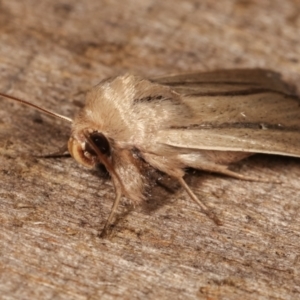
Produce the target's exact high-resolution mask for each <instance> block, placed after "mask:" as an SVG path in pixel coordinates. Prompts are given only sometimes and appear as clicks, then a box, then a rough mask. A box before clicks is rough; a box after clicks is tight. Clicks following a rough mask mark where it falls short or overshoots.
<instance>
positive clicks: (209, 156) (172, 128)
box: [0, 69, 300, 234]
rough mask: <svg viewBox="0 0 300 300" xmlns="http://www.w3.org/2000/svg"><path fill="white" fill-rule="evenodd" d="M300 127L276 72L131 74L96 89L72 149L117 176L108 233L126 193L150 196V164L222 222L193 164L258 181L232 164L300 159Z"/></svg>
mask: <svg viewBox="0 0 300 300" xmlns="http://www.w3.org/2000/svg"><path fill="white" fill-rule="evenodd" d="M0 95H2V96H4V97H8V98H11V99H13V100H16V101H19V102H22V103H24V104H27V105H30V106H33V107H34V108H36V109H39V110H41V111H44V113H48V114H52V115H53V116H56V117H61V118H64V119H65V120H67V121H72V120H71V119H69V118H67V117H64V116H60V115H57V114H55V113H51V112H48V111H47V110H44V109H42V108H39V107H36V106H34V105H31V104H30V103H28V102H25V101H22V100H20V99H16V98H14V97H11V96H7V95H4V94H0ZM299 129H300V108H299V98H298V97H297V96H296V95H295V94H294V90H293V89H292V88H291V87H289V86H288V85H287V84H286V83H285V82H283V81H282V80H281V79H280V75H279V74H277V73H274V72H272V71H268V70H260V69H254V70H246V69H245V70H218V71H214V72H206V73H193V74H181V75H172V76H165V77H159V78H154V79H150V80H146V79H143V78H140V77H136V76H132V75H124V76H118V77H116V78H112V79H108V80H105V81H103V82H101V83H100V84H99V85H97V86H96V87H94V88H93V89H92V90H91V91H90V92H89V93H88V95H87V98H86V103H85V106H84V107H83V109H82V110H81V111H80V112H79V114H78V115H77V116H76V117H75V118H74V120H73V124H72V134H71V137H70V140H69V143H68V148H69V152H70V154H71V155H72V156H73V157H74V158H75V160H76V161H77V162H79V163H81V164H83V165H84V166H87V167H93V166H96V165H98V164H102V165H104V166H105V168H106V169H107V171H108V172H109V173H110V174H111V178H112V180H113V182H114V186H115V189H116V198H115V201H114V205H113V207H112V210H111V213H110V215H109V218H108V220H107V222H106V225H105V227H104V229H103V233H104V234H105V232H106V230H107V228H108V226H109V225H110V223H111V221H112V219H113V214H114V212H115V210H116V209H117V207H118V205H119V201H120V199H121V196H122V195H123V196H126V197H127V198H128V199H130V200H131V201H132V202H133V203H135V204H138V203H140V202H141V201H142V200H143V199H144V198H145V195H144V187H145V186H146V185H147V183H148V180H149V177H150V176H149V175H147V174H148V173H149V172H148V170H149V168H154V169H157V170H159V171H161V172H164V173H166V174H168V175H169V176H171V177H173V178H174V179H176V180H178V181H179V183H180V184H181V185H182V186H183V187H184V189H185V190H186V191H187V193H188V194H189V196H190V197H191V199H193V200H194V201H195V202H196V203H198V204H199V206H200V207H201V208H202V210H203V211H204V212H205V213H206V214H207V215H208V216H209V217H210V218H212V219H213V220H214V221H215V222H216V223H217V224H220V221H219V220H218V218H217V217H216V216H215V215H214V214H213V213H212V212H211V210H210V209H208V208H207V207H206V206H205V205H204V204H203V203H202V202H201V201H200V200H199V199H198V198H197V196H196V195H195V194H194V193H193V191H192V190H191V189H190V188H189V187H188V185H187V184H186V182H185V181H184V179H183V177H184V175H185V171H184V170H185V168H187V167H192V168H195V169H202V170H206V171H212V172H217V173H222V174H226V175H229V176H233V177H236V178H240V179H248V180H257V178H253V177H247V176H244V175H241V174H239V173H235V172H233V171H231V170H229V169H228V166H229V165H230V164H232V163H234V162H237V161H239V160H241V159H243V158H245V157H248V156H250V155H252V154H255V153H269V154H280V155H289V156H295V157H299V156H300V150H299V149H300V147H299V146H300V131H299Z"/></svg>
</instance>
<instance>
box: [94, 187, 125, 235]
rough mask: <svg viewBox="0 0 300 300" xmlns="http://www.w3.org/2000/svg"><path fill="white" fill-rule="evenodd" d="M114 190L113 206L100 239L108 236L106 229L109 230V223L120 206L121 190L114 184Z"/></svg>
mask: <svg viewBox="0 0 300 300" xmlns="http://www.w3.org/2000/svg"><path fill="white" fill-rule="evenodd" d="M115 190H116V197H115V200H114V203H113V206H112V208H111V211H110V213H109V216H108V218H107V220H106V223H105V225H104V227H103V229H102V231H101V233H100V235H99V236H100V237H102V238H103V237H106V236H107V234H108V228H109V225H110V224H111V221H112V219H113V217H114V214H115V212H116V210H117V208H118V206H119V204H120V200H121V197H122V189H121V188H120V187H117V186H116V184H115Z"/></svg>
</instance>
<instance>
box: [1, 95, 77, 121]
mask: <svg viewBox="0 0 300 300" xmlns="http://www.w3.org/2000/svg"><path fill="white" fill-rule="evenodd" d="M0 96H1V97H3V98H8V99H11V100H14V101H17V102H19V103H21V104H24V105H27V106H30V107H33V108H34V109H36V110H39V111H41V112H43V113H44V114H47V115H49V116H52V117H55V118H58V119H62V120H65V121H68V122H70V123H73V120H72V119H71V118H68V117H65V116H63V115H60V114H58V113H55V112H52V111H50V110H47V109H44V108H42V107H39V106H37V105H35V104H33V103H30V102H28V101H26V100H22V99H20V98H17V97H14V96H10V95H6V94H3V93H0Z"/></svg>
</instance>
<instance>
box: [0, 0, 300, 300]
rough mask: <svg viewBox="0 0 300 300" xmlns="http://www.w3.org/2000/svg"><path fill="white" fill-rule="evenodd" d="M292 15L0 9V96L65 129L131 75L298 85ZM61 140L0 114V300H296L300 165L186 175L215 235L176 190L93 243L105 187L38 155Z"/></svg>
mask: <svg viewBox="0 0 300 300" xmlns="http://www.w3.org/2000/svg"><path fill="white" fill-rule="evenodd" d="M299 15H300V2H299V1H297V0H285V1H271V0H270V1H268V0H257V1H255V0H253V1H251V0H249V1H232V0H223V1H214V0H205V1H199V0H198V1H197V0H190V1H173V0H164V1H159V0H151V1H150V0H143V1H134V0H124V1H117V0H111V1H107V0H102V1H95V0H85V1H81V2H80V1H72V0H64V1H62V0H51V1H50V0H42V1H41V0H25V1H19V0H2V1H1V2H0V70H1V80H0V91H1V92H5V93H9V94H12V95H15V96H19V97H22V98H24V99H28V100H30V101H32V102H33V103H35V104H38V105H40V106H42V107H44V108H48V109H51V110H53V111H56V112H58V113H61V114H64V115H66V116H69V117H72V116H73V115H74V114H75V113H76V112H77V111H78V109H79V107H80V105H82V104H83V103H84V94H85V92H86V91H87V90H88V89H89V88H91V87H92V86H93V85H95V84H96V83H97V82H99V81H100V80H102V79H104V78H106V77H109V76H114V75H118V74H121V73H125V72H132V73H135V74H139V75H142V76H146V77H147V76H149V77H150V76H155V75H163V74H168V73H171V72H172V73H174V72H181V71H205V70H212V69H216V68H232V67H265V68H271V69H273V70H275V71H279V72H281V73H283V75H284V76H285V78H287V79H288V80H289V81H292V82H295V83H297V82H299V79H300V76H299V74H300V62H299V58H300V44H299V37H300V19H299ZM299 86H300V84H299V83H298V87H299ZM69 133H70V128H69V124H68V123H64V122H63V121H59V120H56V119H52V118H51V117H47V116H43V115H41V114H40V113H38V112H36V111H34V110H32V109H30V108H26V107H24V106H21V105H19V104H16V103H12V102H11V101H7V100H4V99H2V98H1V99H0V184H1V185H0V224H1V230H0V241H1V243H0V254H1V255H0V295H1V296H0V298H1V299H100V298H101V299H197V298H199V299H297V298H299V297H300V256H299V253H300V217H299V216H300V202H299V197H300V185H299V177H300V161H299V159H294V158H286V157H279V156H267V155H258V156H254V157H252V158H250V159H248V160H246V161H244V162H242V163H241V164H239V165H238V170H239V172H241V173H242V174H247V175H254V176H262V177H263V178H268V179H269V180H271V181H272V180H274V181H275V180H278V179H279V180H281V181H282V182H283V183H282V184H276V183H262V182H245V181H239V180H236V179H232V178H228V177H225V176H218V175H214V174H205V173H200V172H196V173H195V174H190V175H188V177H187V180H188V182H189V184H190V185H191V187H192V188H193V190H194V191H196V193H197V195H198V196H199V198H200V199H202V201H203V202H204V203H206V204H207V205H208V206H210V207H212V208H214V209H215V211H216V212H217V214H218V216H219V217H220V219H222V220H223V223H224V225H223V226H220V227H217V226H216V225H214V224H213V223H212V222H211V220H209V219H208V218H207V217H206V216H205V215H203V214H202V213H201V212H200V211H199V209H198V207H197V206H196V205H195V204H194V203H192V202H191V201H190V200H189V198H188V196H187V195H186V193H185V192H184V191H182V190H181V189H177V188H176V186H174V192H173V193H171V192H167V191H165V190H164V189H162V188H161V187H156V188H155V191H154V197H153V198H154V199H152V201H151V199H149V202H148V203H146V204H145V205H143V206H141V207H136V208H134V209H131V208H130V207H126V206H125V207H123V208H122V209H120V210H119V214H118V218H117V222H116V224H115V228H114V231H113V233H112V235H111V237H110V238H109V239H101V238H99V237H98V232H99V230H100V229H101V228H102V226H103V225H104V222H105V220H106V218H107V216H108V214H109V211H110V208H111V205H112V200H113V198H114V190H113V187H112V184H111V182H110V181H109V180H102V179H100V178H99V177H98V176H97V173H96V172H93V171H89V170H86V169H84V168H82V167H80V166H78V165H77V164H76V162H75V161H73V160H72V159H71V158H59V159H39V158H36V157H35V156H34V155H39V154H45V153H49V152H53V151H56V150H57V149H58V148H59V147H60V146H62V145H64V144H65V143H66V141H67V139H68V136H69Z"/></svg>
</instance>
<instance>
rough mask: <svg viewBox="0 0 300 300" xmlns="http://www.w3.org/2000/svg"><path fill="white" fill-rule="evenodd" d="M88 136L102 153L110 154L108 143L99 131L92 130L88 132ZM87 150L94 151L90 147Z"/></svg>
mask: <svg viewBox="0 0 300 300" xmlns="http://www.w3.org/2000/svg"><path fill="white" fill-rule="evenodd" d="M90 138H91V140H92V141H93V143H94V145H95V146H96V147H97V148H98V149H99V150H100V151H101V153H102V154H105V155H107V156H110V145H109V142H108V140H107V138H106V137H105V135H103V134H102V133H100V132H93V133H91V134H90ZM87 150H88V151H89V152H94V151H90V150H91V149H87Z"/></svg>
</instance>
